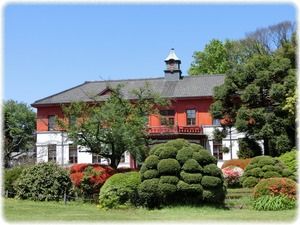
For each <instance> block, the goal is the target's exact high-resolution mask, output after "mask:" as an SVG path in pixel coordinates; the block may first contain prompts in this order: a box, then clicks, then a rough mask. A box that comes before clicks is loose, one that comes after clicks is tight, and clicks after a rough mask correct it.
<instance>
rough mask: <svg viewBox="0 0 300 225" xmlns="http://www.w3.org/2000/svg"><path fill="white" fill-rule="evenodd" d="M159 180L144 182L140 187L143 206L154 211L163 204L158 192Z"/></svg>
mask: <svg viewBox="0 0 300 225" xmlns="http://www.w3.org/2000/svg"><path fill="white" fill-rule="evenodd" d="M158 183H159V178H154V179H149V180H144V181H143V182H142V183H141V184H140V185H139V187H138V194H139V198H140V201H141V204H142V205H144V206H146V207H148V208H150V209H152V208H155V207H159V206H160V204H161V197H162V196H161V194H160V192H159V191H158Z"/></svg>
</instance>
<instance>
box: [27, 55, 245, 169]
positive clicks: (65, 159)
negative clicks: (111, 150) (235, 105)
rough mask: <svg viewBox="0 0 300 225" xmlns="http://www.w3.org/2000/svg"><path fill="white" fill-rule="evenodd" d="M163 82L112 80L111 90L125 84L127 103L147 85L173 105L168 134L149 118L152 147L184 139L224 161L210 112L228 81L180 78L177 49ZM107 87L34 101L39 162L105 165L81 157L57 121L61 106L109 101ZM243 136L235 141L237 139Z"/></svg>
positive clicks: (167, 113)
mask: <svg viewBox="0 0 300 225" xmlns="http://www.w3.org/2000/svg"><path fill="white" fill-rule="evenodd" d="M165 64H166V68H165V70H164V77H160V78H150V79H126V80H112V81H109V85H110V86H112V87H116V86H117V85H118V84H120V83H122V84H123V85H124V87H123V89H122V92H123V93H124V97H125V98H128V99H132V97H131V96H130V90H132V89H136V88H138V87H141V86H144V84H145V82H148V83H150V84H151V86H152V88H153V89H154V90H155V91H156V92H159V93H160V95H161V96H162V97H168V98H170V99H171V102H172V105H171V107H169V108H168V109H161V110H160V114H161V115H163V116H164V117H165V118H166V119H167V120H168V121H169V123H171V124H172V123H173V125H174V126H173V127H172V128H170V127H168V126H166V125H164V121H161V120H160V119H159V118H158V117H156V116H151V115H150V116H149V124H148V126H149V138H151V139H152V140H153V144H156V143H160V142H165V141H168V140H170V139H176V138H184V139H186V140H189V141H191V142H194V143H198V144H201V145H203V146H204V147H205V148H206V149H208V150H209V151H210V152H211V153H212V154H214V155H215V156H218V158H220V159H226V157H225V155H224V157H223V155H222V157H220V154H219V153H218V150H216V149H217V148H216V147H214V146H216V145H214V143H213V139H212V131H213V129H214V128H215V127H218V126H219V125H220V123H219V122H220V121H218V120H214V119H213V118H212V117H211V115H210V113H209V107H210V105H211V104H212V102H213V98H212V95H213V88H214V87H216V86H219V85H221V84H222V83H223V82H224V78H225V76H224V75H200V76H182V72H181V70H180V64H181V61H180V59H179V58H178V57H177V56H176V54H175V52H174V49H172V50H171V52H170V54H169V55H168V57H167V58H166V59H165ZM107 91H109V90H108V87H107V82H106V81H87V82H84V83H83V84H81V85H78V86H76V87H73V88H70V89H68V90H65V91H63V92H60V93H57V94H54V95H52V96H49V97H46V98H43V99H40V100H37V101H35V102H34V103H33V104H32V106H33V107H35V108H37V160H38V161H49V160H55V161H57V162H58V163H60V164H63V165H66V164H69V163H70V164H72V163H85V162H86V163H92V162H99V161H101V160H102V161H101V162H103V159H100V157H99V156H97V155H95V154H90V153H86V152H81V151H80V150H79V149H78V148H77V146H73V145H72V142H71V141H70V140H68V138H67V134H66V133H64V132H63V131H61V130H59V129H58V128H57V126H56V124H55V116H56V115H57V116H58V117H62V111H61V108H60V106H61V104H68V103H71V102H74V101H86V102H92V101H94V99H95V96H97V100H98V101H105V99H106V97H107V96H106V94H107ZM238 136H239V134H237V135H236V139H237V138H238ZM130 162H131V160H130V155H129V154H125V155H124V159H123V162H122V163H121V164H120V166H129V165H130Z"/></svg>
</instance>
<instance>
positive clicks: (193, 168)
mask: <svg viewBox="0 0 300 225" xmlns="http://www.w3.org/2000/svg"><path fill="white" fill-rule="evenodd" d="M182 169H183V170H184V171H186V172H191V173H197V172H199V173H201V172H202V171H203V168H202V167H201V166H200V165H199V163H198V162H197V161H196V160H195V159H188V160H187V161H186V162H185V164H184V165H183V166H182Z"/></svg>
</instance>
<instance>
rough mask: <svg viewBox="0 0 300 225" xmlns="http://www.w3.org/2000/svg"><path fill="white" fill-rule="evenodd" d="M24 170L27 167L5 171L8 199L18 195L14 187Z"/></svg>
mask: <svg viewBox="0 0 300 225" xmlns="http://www.w3.org/2000/svg"><path fill="white" fill-rule="evenodd" d="M24 169H25V167H22V166H18V167H14V168H11V169H6V170H5V171H4V190H5V191H8V197H14V196H15V195H16V193H15V189H14V186H13V185H14V183H15V181H16V180H17V179H18V178H19V176H20V175H21V173H22V171H23V170H24Z"/></svg>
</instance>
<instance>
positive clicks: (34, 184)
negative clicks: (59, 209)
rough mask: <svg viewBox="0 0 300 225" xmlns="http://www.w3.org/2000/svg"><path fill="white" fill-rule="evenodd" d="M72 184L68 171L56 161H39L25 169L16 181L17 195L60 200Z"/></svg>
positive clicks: (34, 198)
mask: <svg viewBox="0 0 300 225" xmlns="http://www.w3.org/2000/svg"><path fill="white" fill-rule="evenodd" d="M71 186H72V182H71V179H70V178H69V176H68V175H67V173H66V171H65V170H64V169H63V168H61V167H59V166H58V165H57V164H56V163H38V164H35V165H33V166H30V167H27V168H26V169H24V170H23V171H22V173H21V175H20V176H19V178H18V179H17V181H16V182H15V185H14V188H15V190H16V192H17V194H16V197H17V198H21V199H30V200H39V201H58V200H60V199H62V196H63V194H64V192H66V193H67V194H68V192H69V190H70V188H71Z"/></svg>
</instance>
